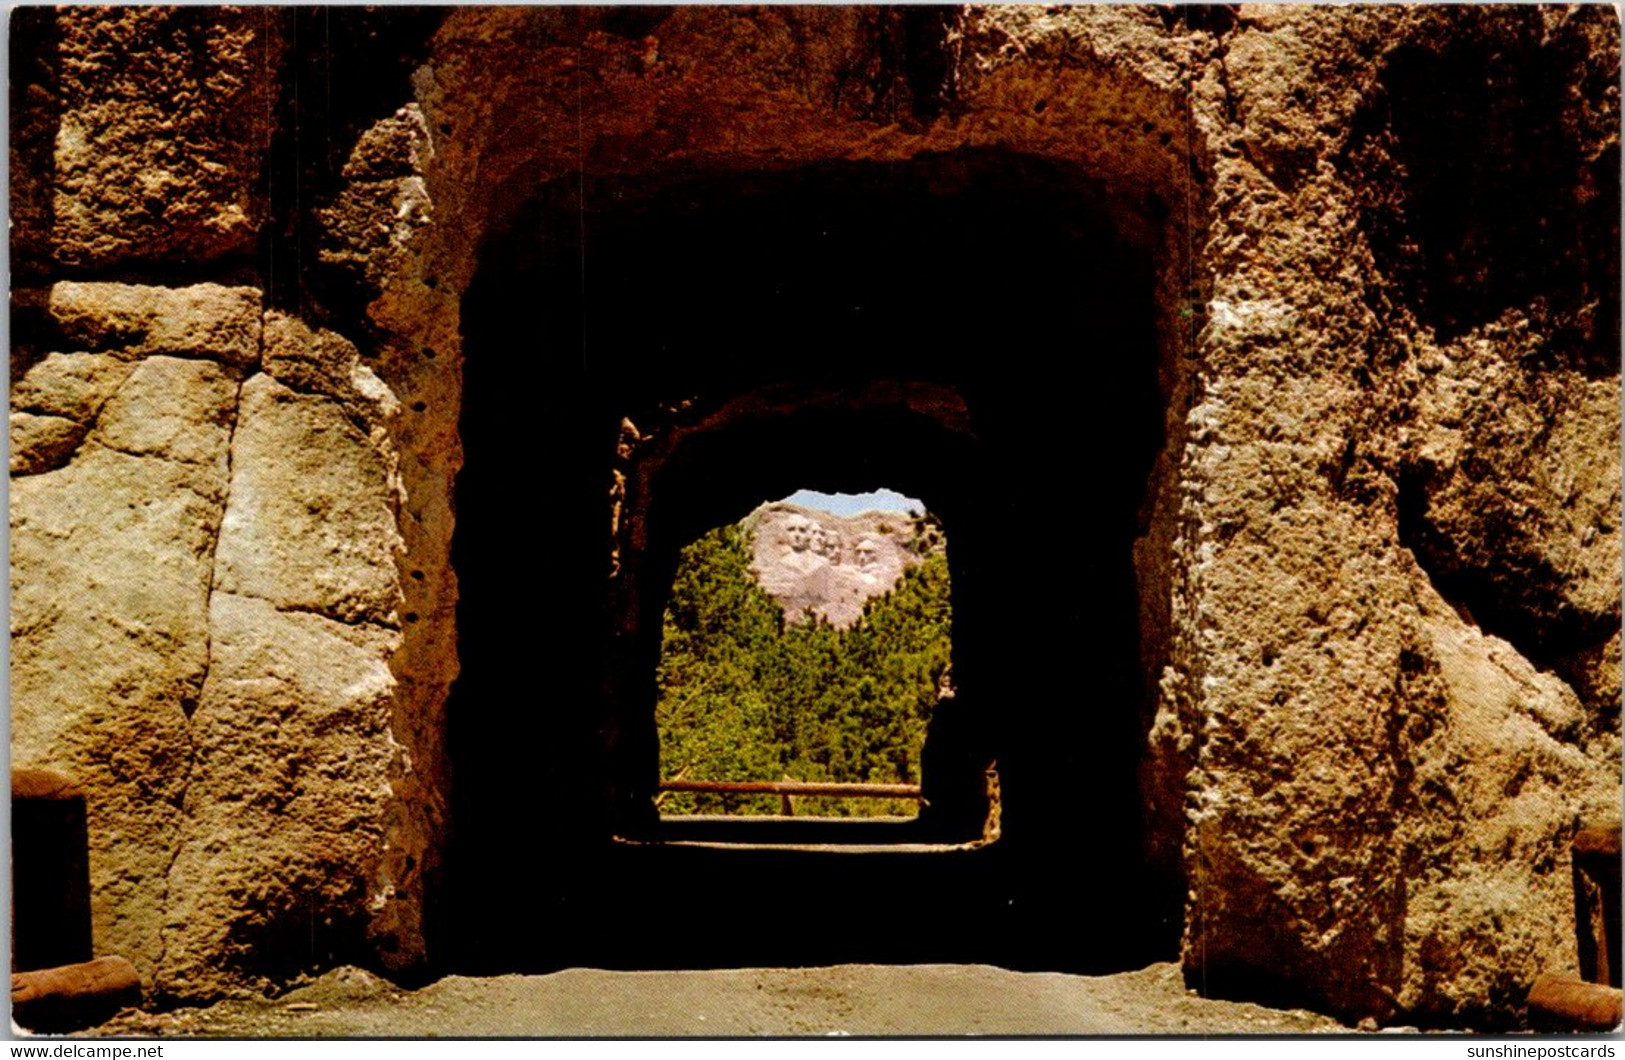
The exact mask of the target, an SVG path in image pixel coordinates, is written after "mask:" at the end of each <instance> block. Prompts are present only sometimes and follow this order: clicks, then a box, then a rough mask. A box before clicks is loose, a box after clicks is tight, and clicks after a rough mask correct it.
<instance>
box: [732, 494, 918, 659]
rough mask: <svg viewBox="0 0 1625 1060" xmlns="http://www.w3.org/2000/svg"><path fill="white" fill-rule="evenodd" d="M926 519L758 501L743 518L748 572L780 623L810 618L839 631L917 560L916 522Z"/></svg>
mask: <svg viewBox="0 0 1625 1060" xmlns="http://www.w3.org/2000/svg"><path fill="white" fill-rule="evenodd" d="M926 518H927V517H924V516H913V515H909V514H905V513H901V512H878V511H867V512H861V513H859V514H857V515H853V516H845V517H843V516H839V515H832V514H830V513H829V512H825V511H819V510H817V509H813V508H804V507H802V506H800V505H797V504H786V503H783V502H779V503H775V504H768V505H764V506H763V507H761V508H758V509H757V510H756V511H754V512H752V513H751V514H750V515H749V516H747V517H746V519H745V523H744V526H745V529H746V530H747V532H749V533H750V534H751V538H752V545H751V553H752V560H751V571H752V572H753V573H754V574H755V575H756V580H757V583H758V584H760V585H761V587H762V589H763V590H765V591H766V592H767V594H768V595H769V596H771V597H773V599H774V600H776V601H777V602H778V603H779V605H780V606H781V607H783V608H784V617H785V620H786V621H787V622H796V621H801V620H803V619H805V618H806V617H807V616H809V615H815V616H817V617H818V618H821V619H823V620H825V621H826V622H828V623H829V624H830V625H832V626H834V627H835V628H837V629H845V628H847V627H848V626H850V625H852V623H854V622H856V621H857V620H858V618H859V617H860V616H862V614H863V605H864V604H865V603H867V602H868V601H869V600H871V599H873V598H874V597H877V596H882V595H884V594H886V593H889V592H891V591H892V589H893V588H895V587H896V585H897V581H898V579H900V578H901V577H902V576H903V571H904V570H905V569H907V568H908V567H910V566H912V565H914V564H916V563H918V562H919V561H920V557H919V555H918V553H917V552H916V551H915V548H916V547H918V545H917V544H914V539H915V537H916V527H917V526H923V525H924V521H925V519H926Z"/></svg>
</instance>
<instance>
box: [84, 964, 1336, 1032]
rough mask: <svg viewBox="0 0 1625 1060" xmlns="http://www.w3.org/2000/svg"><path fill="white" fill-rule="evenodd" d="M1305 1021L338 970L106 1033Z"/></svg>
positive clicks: (998, 994)
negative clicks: (266, 997)
mask: <svg viewBox="0 0 1625 1060" xmlns="http://www.w3.org/2000/svg"><path fill="white" fill-rule="evenodd" d="M1348 1030H1349V1028H1346V1027H1344V1026H1342V1025H1341V1024H1339V1023H1337V1022H1336V1021H1335V1020H1332V1019H1330V1018H1328V1017H1326V1016H1321V1015H1316V1014H1314V1013H1310V1012H1305V1011H1303V1010H1291V1011H1283V1010H1278V1009H1269V1008H1263V1007H1260V1006H1258V1005H1251V1004H1236V1003H1231V1002H1225V1001H1208V1000H1204V999H1202V998H1199V997H1196V996H1195V995H1194V994H1192V993H1190V992H1187V991H1186V989H1185V987H1184V984H1183V982H1182V981H1181V978H1180V973H1179V969H1178V967H1177V966H1175V965H1173V964H1155V965H1152V966H1151V967H1149V968H1145V969H1142V970H1140V971H1136V972H1125V973H1122V974H1119V975H1111V976H1101V977H1088V976H1076V975H1061V974H1056V973H1021V972H1010V971H1005V970H1003V969H1000V968H993V967H988V966H986V965H913V966H900V967H898V966H878V965H841V966H837V967H833V968H804V969H782V968H773V969H742V970H729V971H680V972H605V971H594V970H588V969H571V970H568V971H562V972H557V973H554V974H552V975H535V976H520V975H510V976H500V977H496V978H489V979H472V978H464V977H459V976H451V977H448V978H445V979H442V980H440V981H439V982H436V983H434V984H432V985H430V986H427V987H424V988H422V989H420V990H412V991H406V990H400V989H398V988H396V987H394V986H392V985H390V984H389V983H387V982H385V981H384V980H381V979H378V978H376V977H374V976H372V975H370V974H368V973H367V972H364V971H361V970H359V969H355V968H342V969H338V970H336V971H333V972H329V973H328V974H327V975H325V976H323V977H322V978H320V979H318V980H316V981H315V982H313V983H311V984H310V985H308V986H305V987H302V988H300V989H298V990H295V991H293V992H291V993H289V994H286V995H284V996H283V997H281V998H278V999H276V1000H274V1001H258V1000H256V1001H227V1002H222V1003H220V1004H217V1005H214V1006H212V1007H208V1008H199V1009H183V1010H179V1011H175V1012H170V1013H164V1014H151V1013H137V1012H131V1013H126V1014H125V1015H123V1016H120V1017H118V1018H117V1019H115V1020H114V1021H112V1022H111V1023H108V1024H106V1025H104V1026H102V1027H100V1028H98V1029H97V1031H96V1032H95V1033H97V1034H103V1035H108V1034H112V1035H139V1036H166V1037H168V1036H181V1037H193V1036H199V1037H253V1038H261V1037H282V1036H299V1037H324V1038H325V1037H368V1038H372V1037H406V1038H424V1037H482V1036H521V1037H525V1036H655V1037H679V1036H701V1037H709V1036H755V1035H813V1036H823V1035H901V1036H920V1035H944V1034H946V1035H1119V1034H1181V1035H1207V1034H1313V1033H1339V1032H1343V1033H1347V1032H1348Z"/></svg>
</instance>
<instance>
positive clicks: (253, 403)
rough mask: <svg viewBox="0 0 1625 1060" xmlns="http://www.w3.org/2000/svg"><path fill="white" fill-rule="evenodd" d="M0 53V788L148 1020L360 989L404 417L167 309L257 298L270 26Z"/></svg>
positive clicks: (386, 687)
mask: <svg viewBox="0 0 1625 1060" xmlns="http://www.w3.org/2000/svg"><path fill="white" fill-rule="evenodd" d="M42 17H48V18H49V19H50V21H48V22H47V21H42ZM22 21H23V22H26V23H28V27H27V28H28V31H29V32H30V33H32V34H33V38H34V39H37V40H38V41H39V42H41V43H42V44H43V45H46V46H48V47H47V49H46V53H45V57H44V58H42V59H41V60H40V62H41V65H42V66H43V67H44V68H45V69H46V70H47V72H48V73H47V75H41V76H40V77H39V79H38V83H37V84H36V85H35V86H33V87H34V89H35V91H33V92H31V93H30V95H29V97H28V102H29V103H31V104H33V105H32V106H28V107H25V108H23V113H25V114H26V117H25V118H24V124H25V125H28V127H29V128H33V127H34V125H36V124H39V123H41V122H54V124H55V126H56V128H55V130H54V140H53V142H54V154H53V167H52V168H50V169H47V170H46V171H45V173H44V174H43V176H44V177H45V179H44V180H38V179H32V178H25V179H23V180H21V181H19V182H18V185H17V187H16V189H15V195H14V201H22V202H23V203H24V204H25V206H27V207H29V208H31V209H33V211H34V212H33V214H32V215H31V217H30V223H29V224H27V225H25V226H24V228H23V230H22V231H21V232H20V233H19V240H18V241H17V242H16V243H14V252H15V253H17V254H18V256H19V261H20V268H19V272H20V273H22V274H24V275H28V276H38V277H40V278H41V279H43V280H45V281H47V283H46V284H45V285H44V286H40V287H35V288H27V289H22V290H19V291H18V292H16V293H15V294H14V300H13V307H14V316H13V321H14V328H15V334H16V335H17V342H16V346H15V348H14V351H13V359H12V379H13V384H12V391H11V408H12V413H11V420H12V455H11V466H12V476H13V477H12V484H11V494H10V506H11V529H12V551H11V569H12V594H13V595H12V612H11V623H12V626H11V630H12V644H11V659H12V664H11V678H12V758H13V762H14V763H16V764H18V765H40V766H48V767H54V768H59V769H61V770H63V771H64V772H66V773H69V774H71V775H73V776H75V777H77V778H80V779H82V780H83V781H84V783H85V785H86V788H87V790H88V792H89V799H88V804H89V812H90V834H91V846H92V851H91V867H92V879H93V889H94V903H93V916H94V919H95V925H94V928H95V939H96V947H97V950H98V952H101V953H119V954H123V955H125V956H128V957H129V958H130V959H131V960H133V961H134V962H135V963H136V965H137V967H138V968H139V969H140V971H141V973H142V975H143V977H144V978H145V979H146V980H147V981H148V983H149V985H151V986H153V987H155V988H156V989H157V990H158V991H159V993H160V994H161V995H167V996H171V997H176V996H178V997H193V998H199V997H208V996H212V995H216V994H219V993H222V992H230V991H236V990H242V989H244V988H262V987H266V986H270V985H273V984H275V983H278V982H284V981H286V980H287V979H288V978H289V977H291V976H294V975H297V974H299V973H300V972H302V971H303V970H305V969H306V968H308V967H311V966H314V965H319V964H322V963H326V962H330V961H332V960H335V959H360V958H361V957H363V956H364V955H365V949H364V944H363V941H362V936H363V934H364V932H365V931H366V930H367V928H368V919H369V917H380V916H381V915H382V914H384V913H387V910H388V909H389V908H390V906H391V905H392V900H391V891H392V886H391V879H390V873H391V871H392V862H398V861H399V860H400V859H401V856H402V855H400V854H399V853H398V852H393V851H391V850H390V848H389V845H388V844H389V840H390V838H391V836H390V835H389V834H388V832H387V829H388V823H389V820H390V815H391V812H392V808H393V807H394V806H395V805H397V804H398V803H399V801H400V796H399V794H398V789H399V788H402V787H404V786H405V784H404V783H403V777H404V776H405V775H406V774H407V773H408V770H409V766H408V765H407V763H406V761H405V756H404V755H403V754H402V753H401V749H400V748H399V746H398V745H397V743H396V741H395V740H394V738H393V734H392V731H391V723H392V721H393V719H392V717H391V710H392V707H393V704H394V702H395V698H396V695H397V690H398V684H399V683H398V682H397V681H396V679H395V677H394V676H393V674H392V672H391V669H390V664H391V662H392V660H393V657H394V654H395V651H396V649H397V647H398V645H399V643H400V640H401V632H400V626H401V624H402V608H401V591H400V585H399V581H400V578H399V575H398V572H397V567H396V563H395V560H396V556H397V554H398V552H399V548H400V535H399V532H398V531H397V529H396V525H397V521H398V509H399V507H400V504H401V495H400V485H399V475H398V473H397V469H396V466H395V465H396V458H395V450H394V447H393V444H392V443H391V441H390V437H389V424H390V423H391V421H392V420H393V419H394V418H395V417H396V416H397V415H398V413H399V412H400V408H399V403H398V402H397V400H396V399H395V397H394V395H393V394H392V393H391V392H390V390H389V389H388V387H387V386H385V385H384V384H383V383H382V382H381V381H380V380H379V379H378V378H377V376H376V375H374V374H373V373H372V371H371V370H370V369H369V368H368V367H366V366H365V365H364V364H363V363H362V359H361V355H360V354H359V352H358V350H357V349H356V347H355V346H353V345H352V344H351V343H349V342H348V341H346V340H345V339H343V338H341V337H339V336H338V335H336V334H333V333H332V332H329V331H325V330H321V329H319V328H312V327H310V326H308V325H306V324H305V323H304V322H302V321H301V320H299V319H297V318H295V317H291V316H289V315H287V314H286V313H283V312H280V311H277V310H275V309H271V308H270V307H269V306H267V305H266V298H265V296H264V294H263V290H262V286H254V285H253V283H252V282H251V283H250V284H249V285H233V286H221V285H218V284H214V283H201V284H193V285H181V286H174V285H171V284H173V281H172V280H171V279H170V278H171V277H173V276H175V275H183V276H184V275H192V276H196V275H198V274H199V273H202V274H204V275H210V274H212V275H215V276H218V277H220V278H231V279H232V280H234V281H237V282H238V283H241V280H242V279H250V280H251V281H256V280H262V279H263V277H260V275H259V274H260V266H261V264H262V261H261V259H260V257H259V253H258V251H259V241H260V237H261V235H262V229H263V227H264V225H265V224H266V223H267V221H268V218H269V216H270V214H271V212H272V204H271V202H270V199H269V196H268V191H267V183H266V153H267V150H268V147H269V145H270V143H271V141H272V138H273V136H274V135H275V132H276V124H275V121H274V120H273V113H274V108H275V105H276V104H277V103H278V100H279V96H280V94H281V91H282V84H281V78H282V72H283V68H282V65H281V62H282V57H283V55H284V51H285V49H284V40H283V29H284V24H283V22H282V16H281V15H280V14H277V13H275V12H272V11H270V10H269V9H254V10H246V11H237V10H232V9H204V8H189V9H153V8H148V9H133V8H132V9H125V10H118V11H115V10H111V9H77V10H71V11H70V10H64V11H62V12H60V13H50V12H37V13H34V14H31V15H29V16H26V17H24V18H23V19H22ZM52 72H54V74H53V73H52ZM42 184H43V185H45V187H41V185H42ZM87 274H88V275H94V276H97V277H101V278H103V279H101V280H99V281H98V282H77V281H75V280H73V279H68V278H63V277H73V276H75V275H87ZM108 277H112V278H114V279H116V280H117V281H118V282H109V281H108V280H107V279H106V278H108ZM148 277H150V278H152V279H154V280H156V281H157V283H158V284H162V285H154V284H153V283H142V282H139V281H141V280H143V279H146V278H148ZM52 281H54V282H52ZM408 856H409V855H408ZM373 948H374V949H380V950H381V949H386V948H387V947H386V946H383V945H381V944H377V943H375V944H374V947H373Z"/></svg>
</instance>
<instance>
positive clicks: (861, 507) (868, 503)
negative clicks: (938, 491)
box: [784, 489, 925, 516]
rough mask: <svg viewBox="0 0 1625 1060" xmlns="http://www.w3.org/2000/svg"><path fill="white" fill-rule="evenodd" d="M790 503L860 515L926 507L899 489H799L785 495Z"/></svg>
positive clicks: (830, 511) (919, 509)
mask: <svg viewBox="0 0 1625 1060" xmlns="http://www.w3.org/2000/svg"><path fill="white" fill-rule="evenodd" d="M784 499H785V501H786V502H787V503H789V504H799V505H801V506H802V507H803V508H817V509H819V510H820V511H825V512H828V513H829V514H831V515H842V516H845V515H857V514H858V513H859V512H908V511H916V512H923V511H925V505H924V504H922V503H920V502H919V501H918V500H916V499H914V498H913V497H905V496H903V495H902V494H901V493H898V492H897V491H896V490H888V489H878V490H871V491H870V492H868V493H819V492H818V491H817V490H796V491H795V492H794V493H792V494H790V496H788V497H786V498H784Z"/></svg>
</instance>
